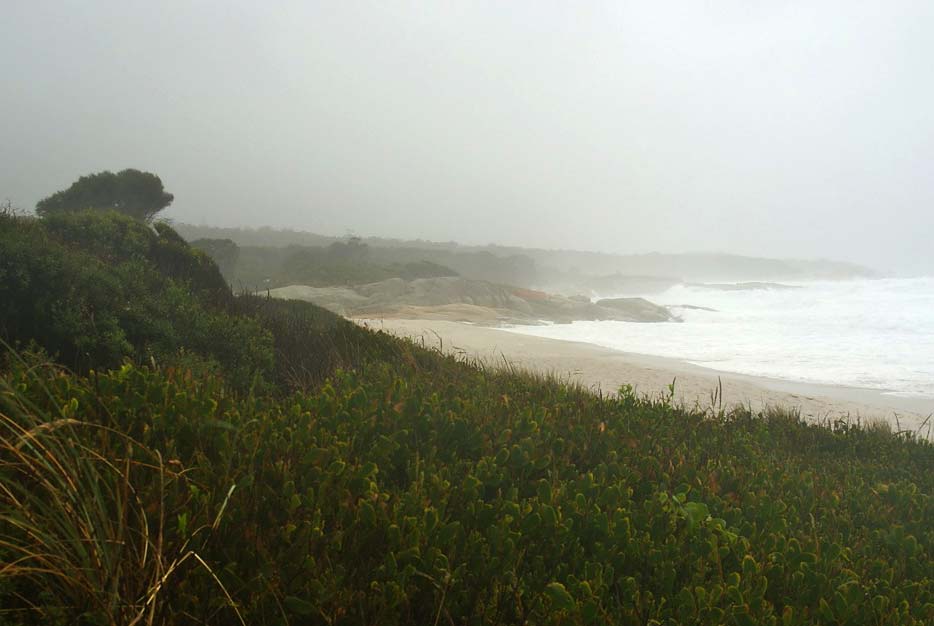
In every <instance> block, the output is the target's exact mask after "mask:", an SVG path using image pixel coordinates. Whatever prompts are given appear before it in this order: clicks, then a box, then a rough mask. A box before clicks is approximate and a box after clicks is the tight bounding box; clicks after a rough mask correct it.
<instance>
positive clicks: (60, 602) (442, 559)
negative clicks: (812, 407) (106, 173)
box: [0, 214, 934, 626]
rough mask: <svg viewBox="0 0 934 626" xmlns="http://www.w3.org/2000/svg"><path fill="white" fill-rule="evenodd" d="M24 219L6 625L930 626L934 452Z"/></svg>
mask: <svg viewBox="0 0 934 626" xmlns="http://www.w3.org/2000/svg"><path fill="white" fill-rule="evenodd" d="M2 219H10V220H13V221H12V222H7V223H3V224H2V226H0V250H2V255H0V273H2V274H3V278H2V280H0V289H5V290H6V291H4V292H3V294H2V295H0V307H2V313H3V316H2V317H0V323H2V324H3V328H4V332H5V333H6V337H7V339H8V340H12V341H13V342H18V343H19V345H20V347H21V350H20V353H21V356H17V355H16V354H15V353H12V352H10V353H9V354H8V356H7V358H6V360H5V363H4V364H3V365H2V366H0V607H2V609H0V624H2V623H9V624H26V623H40V622H41V623H45V624H71V623H76V622H77V623H87V624H129V623H154V624H203V623H207V624H239V623H246V624H285V623H293V624H329V625H337V624H426V623H427V624H501V623H529V624H545V623H569V624H631V625H637V624H638V625H647V624H665V625H672V626H673V625H675V624H697V625H711V626H713V625H715V624H738V625H740V626H746V625H752V624H774V625H782V626H785V625H804V624H827V625H829V624H848V625H861V624H867V625H868V624H873V625H878V624H885V625H892V626H895V625H903V624H904V625H922V624H931V623H934V525H932V523H931V521H932V520H934V501H932V498H931V494H932V491H934V473H932V470H934V447H932V445H931V444H930V443H928V442H924V441H917V440H915V439H914V438H912V437H911V436H910V435H909V436H905V435H901V436H892V435H891V434H887V433H883V432H880V431H875V430H864V429H859V428H852V427H849V426H847V425H845V424H836V425H833V426H832V427H818V426H814V425H807V424H804V423H801V422H799V421H798V420H796V419H794V418H793V417H788V416H784V415H782V414H781V413H780V412H776V413H771V414H768V415H763V416H754V415H750V414H749V413H748V412H746V411H741V410H740V411H735V412H732V413H729V414H710V413H707V414H704V413H700V412H696V411H688V410H684V409H680V408H677V407H673V406H671V405H670V404H669V403H667V402H665V401H664V400H662V401H654V402H653V401H648V400H645V399H640V398H637V397H635V396H634V395H633V394H632V393H629V392H627V391H626V390H625V389H624V390H623V392H622V393H621V394H620V395H619V396H618V397H600V396H597V395H594V394H591V393H589V392H587V391H585V390H581V389H578V388H574V387H570V386H567V385H563V384H561V383H559V382H556V381H550V380H542V379H538V378H535V377H532V376H528V375H523V374H519V373H514V372H492V371H488V370H484V369H482V368H477V367H473V366H471V365H470V364H466V363H462V362H458V361H456V360H454V359H451V358H446V357H442V356H440V355H438V354H436V353H433V352H430V351H427V350H424V349H421V348H419V347H417V346H414V345H412V344H409V343H404V342H401V341H398V340H395V339H393V338H391V337H388V336H386V335H383V334H379V333H370V332H369V331H366V330H364V329H361V328H358V327H356V326H354V325H352V324H350V323H348V322H346V321H344V320H341V319H339V318H337V317H335V316H333V315H331V314H329V313H327V312H325V311H322V310H320V309H317V308H316V307H313V306H311V305H308V304H305V303H296V302H277V301H270V300H266V299H265V298H260V297H255V296H248V297H234V296H232V295H231V294H230V293H229V291H227V290H226V288H222V281H219V279H218V274H217V270H216V268H214V266H213V264H211V263H210V262H207V261H205V260H204V258H203V257H202V256H201V255H199V254H198V253H194V252H192V251H191V250H190V249H189V248H188V247H187V246H186V245H185V244H184V243H183V242H181V241H180V240H178V238H177V236H175V235H174V233H173V232H172V231H171V230H170V229H167V228H166V227H159V228H160V230H151V229H149V228H148V227H146V226H144V225H141V224H137V223H131V222H128V221H125V220H124V219H122V218H117V217H113V216H110V217H101V216H100V215H97V216H88V215H83V214H75V215H70V216H63V217H62V218H61V219H62V220H64V221H55V220H52V221H49V220H44V221H36V220H27V219H22V218H2ZM16 220H20V221H16ZM68 220H71V221H68ZM11 224H12V225H11ZM77 261H80V264H79V265H76V262H77ZM212 268H213V269H212ZM101 281H103V283H101ZM99 284H103V287H97V285H99ZM160 298H165V300H166V301H162V300H160ZM46 308H48V311H46ZM197 316H206V317H207V318H208V319H213V320H215V321H214V322H213V324H214V325H213V326H212V325H205V326H201V322H198V321H197V320H196V319H195V318H196V317H197ZM105 321H106V323H105ZM230 328H236V329H238V332H241V333H242V334H241V335H232V334H230V332H232V331H229V330H228V329H230ZM225 333H226V334H225ZM30 340H31V341H32V342H34V344H32V345H35V344H36V343H38V344H39V345H40V346H42V347H44V348H45V349H46V350H48V351H49V352H51V353H53V354H57V355H58V357H59V360H60V362H63V363H65V364H66V365H68V366H69V367H72V368H74V369H75V372H74V373H72V372H70V371H68V370H65V369H62V368H61V367H60V366H58V365H51V364H49V363H48V362H47V360H48V356H47V354H48V353H45V352H43V351H41V350H38V351H37V350H34V349H33V348H27V346H28V345H30V343H29V342H30ZM255 354H260V355H263V357H262V358H259V359H257V360H256V361H250V360H249V359H250V358H253V357H252V356H250V355H255ZM111 366H114V367H111Z"/></svg>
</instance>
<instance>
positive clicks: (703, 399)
mask: <svg viewBox="0 0 934 626" xmlns="http://www.w3.org/2000/svg"><path fill="white" fill-rule="evenodd" d="M357 322H358V323H361V324H364V325H366V326H368V327H370V328H373V329H378V330H385V331H387V332H390V333H393V334H395V335H397V336H401V337H408V338H411V339H414V340H416V341H418V342H424V343H425V345H427V346H434V347H438V346H441V347H442V348H443V350H444V351H445V352H448V353H453V354H463V355H467V356H469V357H472V358H478V359H481V360H482V361H483V362H485V363H487V364H489V365H493V366H502V365H504V364H506V363H509V364H510V365H513V366H517V367H520V368H523V369H527V370H531V371H535V372H544V373H550V374H555V375H557V376H559V377H561V378H562V379H566V380H569V381H572V382H577V383H580V384H582V385H584V386H586V387H588V388H591V389H594V390H600V391H603V392H605V393H615V392H616V391H617V390H618V389H619V388H620V386H622V385H632V386H633V387H634V388H635V390H636V392H637V393H638V394H640V395H641V394H646V395H649V396H652V397H658V396H667V395H668V393H669V390H668V386H669V385H670V384H671V383H672V381H674V382H675V401H676V402H681V403H684V404H685V405H688V406H695V405H696V406H699V407H700V408H702V409H707V408H710V407H711V403H712V402H713V401H714V394H715V393H716V390H717V389H719V388H720V387H721V386H722V389H723V398H722V406H723V407H724V408H726V407H729V406H733V405H736V404H742V405H744V406H748V407H751V408H752V409H753V410H760V409H762V408H763V407H766V406H784V407H795V408H797V409H799V410H800V411H801V414H802V415H803V416H805V417H807V418H809V419H813V420H826V419H831V420H835V419H849V420H851V421H856V420H857V419H859V420H861V421H863V422H865V421H868V420H878V419H884V420H886V421H888V422H889V423H890V424H891V425H892V427H893V429H901V430H912V431H918V429H922V430H921V432H922V433H923V434H927V435H928V436H930V433H931V432H932V431H934V429H932V422H934V418H931V419H930V420H928V421H927V422H926V423H925V420H926V419H927V418H928V416H929V415H931V414H932V413H934V399H925V398H911V397H900V396H894V395H889V394H886V393H883V392H881V391H878V390H873V389H859V388H853V387H842V386H834V385H817V384H808V383H798V382H791V381H784V380H777V379H771V378H762V377H757V376H746V375H743V374H733V373H728V372H718V371H716V370H712V369H708V368H705V367H700V366H696V365H692V364H690V363H685V362H683V361H678V360H676V359H669V358H664V357H656V356H647V355H641V354H632V353H628V352H620V351H617V350H611V349H609V348H603V347H600V346H595V345H592V344H586V343H578V342H573V341H562V340H558V339H547V338H544V337H533V336H529V335H521V334H518V333H511V332H508V331H507V330H504V329H502V328H492V327H488V326H479V325H473V324H466V323H462V322H453V321H446V320H414V319H368V320H357ZM718 402H719V401H718ZM922 427H923V428H922Z"/></svg>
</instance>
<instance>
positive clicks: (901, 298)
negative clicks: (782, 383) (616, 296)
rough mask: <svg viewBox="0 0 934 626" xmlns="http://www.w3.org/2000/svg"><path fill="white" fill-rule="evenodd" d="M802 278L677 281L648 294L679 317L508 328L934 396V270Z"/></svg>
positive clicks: (726, 366)
mask: <svg viewBox="0 0 934 626" xmlns="http://www.w3.org/2000/svg"><path fill="white" fill-rule="evenodd" d="M798 286H799V287H800V288H798V289H787V290H749V291H722V290H717V289H711V288H707V287H701V286H684V285H678V286H675V287H672V288H671V289H668V290H667V291H665V292H663V293H656V294H647V295H646V297H647V298H649V299H651V300H652V301H653V302H658V303H660V304H665V305H669V306H672V307H674V308H673V311H674V312H675V313H676V314H677V315H679V316H680V317H681V318H682V319H683V320H684V322H683V323H680V324H677V323H672V324H638V323H629V322H588V321H581V322H574V323H572V324H556V325H550V326H526V327H514V328H511V329H510V330H511V331H512V332H518V333H524V334H529V335H536V336H541V337H550V338H554V339H565V340H571V341H581V342H586V343H591V344H596V345H600V346H604V347H608V348H613V349H617V350H622V351H625V352H633V353H639V354H649V355H655V356H663V357H670V358H676V359H681V360H684V361H688V362H690V363H694V364H696V365H701V366H705V367H710V368H713V369H717V370H722V371H725V372H735V373H740V374H750V375H755V376H766V377H770V378H778V379H784V380H792V381H800V382H808V383H822V384H834V385H845V386H851V387H864V388H870V389H878V390H883V391H886V392H888V393H893V394H898V395H906V396H919V397H934V278H917V279H885V280H854V281H846V282H807V283H798ZM601 295H604V296H611V295H612V294H601ZM679 305H692V306H700V307H707V308H710V309H714V310H713V311H707V310H699V309H691V308H682V307H680V306H679Z"/></svg>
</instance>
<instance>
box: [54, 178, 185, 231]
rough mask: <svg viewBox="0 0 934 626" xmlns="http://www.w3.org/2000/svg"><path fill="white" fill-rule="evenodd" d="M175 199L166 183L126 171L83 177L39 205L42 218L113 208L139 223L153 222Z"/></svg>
mask: <svg viewBox="0 0 934 626" xmlns="http://www.w3.org/2000/svg"><path fill="white" fill-rule="evenodd" d="M173 199H174V196H173V195H172V194H170V193H167V192H166V191H165V189H163V187H162V180H161V179H160V178H159V177H158V176H156V175H155V174H152V173H150V172H141V171H140V170H135V169H125V170H123V171H121V172H117V173H116V174H114V173H113V172H110V171H104V172H98V173H97V174H89V175H87V176H82V177H81V178H79V179H78V180H76V181H75V182H74V183H72V184H71V186H70V187H69V188H68V189H65V190H63V191H57V192H55V193H54V194H52V195H51V196H49V197H48V198H45V199H43V200H40V201H39V202H38V203H37V204H36V213H38V214H39V215H40V216H42V217H46V216H48V215H51V214H54V213H66V212H71V211H81V210H84V209H112V210H114V211H118V212H120V213H123V214H125V215H129V216H130V217H134V218H136V219H139V220H143V221H149V220H151V219H152V218H153V216H155V214H156V213H158V212H159V211H161V210H162V209H164V208H165V207H167V206H169V205H170V204H171V203H172V200H173Z"/></svg>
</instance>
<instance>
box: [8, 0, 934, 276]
mask: <svg viewBox="0 0 934 626" xmlns="http://www.w3.org/2000/svg"><path fill="white" fill-rule="evenodd" d="M0 78H2V91H0V141H2V144H0V146H2V147H0V198H9V199H10V200H11V201H12V202H13V203H14V204H15V205H19V206H22V207H31V206H33V205H34V204H35V202H36V201H37V200H38V199H40V198H41V197H43V196H45V195H48V194H49V193H51V192H53V191H55V190H57V189H60V188H63V187H66V186H67V185H68V184H70V183H71V182H72V181H73V180H74V179H75V178H77V177H78V176H79V175H82V174H86V173H89V172H93V171H99V170H103V169H111V170H119V169H123V168H125V167H136V168H140V169H145V170H149V171H153V172H155V173H157V174H159V175H160V176H161V177H162V179H163V181H164V183H165V186H166V188H167V189H168V190H169V191H171V192H173V193H174V194H175V196H176V201H175V203H174V204H173V205H172V207H171V208H170V209H169V210H168V211H166V213H165V215H166V216H167V217H171V218H173V219H175V220H178V221H186V222H191V223H196V224H199V223H206V224H218V225H245V226H260V225H271V226H279V227H283V226H284V227H293V228H300V229H307V230H312V231H317V232H321V233H326V234H344V233H346V232H348V231H353V232H355V233H357V234H361V235H381V236H390V237H403V238H417V237H421V238H426V239H437V240H452V239H453V240H457V241H461V242H465V243H490V242H496V243H503V244H519V245H528V246H536V247H562V248H577V249H589V250H603V251H609V252H645V251H652V250H659V251H670V252H678V251H698V250H705V251H729V252H736V253H742V254H755V255H764V256H783V257H788V256H794V257H806V258H813V257H830V258H837V259H845V260H853V261H859V262H863V263H866V264H869V265H871V266H873V267H876V268H878V269H882V270H898V271H902V272H912V273H930V274H934V237H932V235H934V211H932V208H934V207H932V204H934V202H932V200H934V2H931V1H930V0H926V1H918V2H911V1H907V0H905V1H898V0H884V1H874V2H861V1H859V0H841V1H835V2H829V1H828V2H820V1H813V0H812V1H807V2H795V1H782V2H766V1H759V0H721V1H712V2H701V1H698V0H693V1H684V2H667V1H660V0H651V1H650V0H644V1H642V2H584V1H582V0H576V1H569V2H547V1H542V0H539V1H534V2H533V1H528V2H521V1H516V0H509V1H505V0H500V1H496V2H494V1H489V2H481V1H476V2H468V1H463V2H443V1H441V0H434V1H428V2H425V1H422V2H392V1H387V0H381V1H374V2H355V1H352V0H335V1H333V2H310V1H305V2H289V3H285V2H282V3H276V2H256V1H254V0H249V1H242V2H234V1H232V0H226V1H224V2H207V1H194V0H186V1H179V2H169V1H163V0H160V1H158V2H152V1H147V2H135V1H127V0H122V1H120V2H109V1H101V0H93V1H90V0H83V1H81V2H78V1H64V0H55V1H41V0H4V1H3V10H2V19H0Z"/></svg>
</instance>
